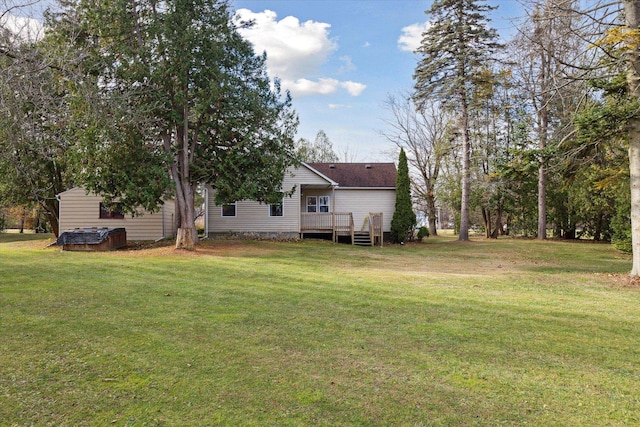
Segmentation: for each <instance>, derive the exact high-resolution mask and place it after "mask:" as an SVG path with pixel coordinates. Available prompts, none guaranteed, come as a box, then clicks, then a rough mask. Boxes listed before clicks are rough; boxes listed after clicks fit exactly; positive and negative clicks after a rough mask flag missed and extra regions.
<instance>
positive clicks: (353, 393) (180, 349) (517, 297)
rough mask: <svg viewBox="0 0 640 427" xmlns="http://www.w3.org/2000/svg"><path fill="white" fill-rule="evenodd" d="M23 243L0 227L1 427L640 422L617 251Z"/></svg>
mask: <svg viewBox="0 0 640 427" xmlns="http://www.w3.org/2000/svg"><path fill="white" fill-rule="evenodd" d="M38 238H39V239H41V238H42V236H39V237H38ZM31 239H35V238H34V237H33V236H28V237H24V238H23V239H20V238H16V236H15V235H3V234H0V425H8V426H12V425H18V426H23V425H64V426H67V425H68V426H77V425H115V426H125V425H131V426H143V425H176V426H178V425H179V426H188V425H193V426H201V425H249V426H251V425H254V426H265V425H277V426H281V425H285V426H287V425H291V426H299V425H326V426H335V425H366V426H372V425H380V426H388V425H402V426H431V425H434V426H437V425H490V426H494V425H500V424H506V425H524V424H529V425H571V426H576V425H581V426H588V425H593V426H600V425H637V424H640V393H639V392H638V383H639V381H640V310H639V307H640V288H639V287H636V286H635V284H634V282H629V281H628V280H625V276H624V274H625V273H626V272H627V271H628V270H630V259H629V257H628V256H626V255H622V254H620V253H618V252H616V251H615V250H614V249H612V248H611V247H610V246H609V245H601V244H591V243H568V242H557V241H549V242H539V241H529V240H517V239H504V240H502V239H501V240H499V241H485V240H475V241H472V242H471V243H466V244H465V243H459V242H457V241H455V240H454V239H453V238H450V237H440V238H429V239H426V243H424V244H420V245H406V246H388V247H384V248H360V247H351V246H349V245H334V244H331V243H326V242H313V241H305V242H300V243H273V242H234V241H208V242H205V243H203V244H202V246H201V247H200V248H199V250H198V252H197V253H196V254H188V253H183V252H175V251H173V250H172V249H170V248H151V249H144V250H137V251H117V252H113V253H99V254H97V253H77V252H62V251H59V250H58V249H55V248H49V249H45V246H46V242H44V241H42V240H31Z"/></svg>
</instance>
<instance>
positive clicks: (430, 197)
mask: <svg viewBox="0 0 640 427" xmlns="http://www.w3.org/2000/svg"><path fill="white" fill-rule="evenodd" d="M426 202H427V216H428V217H429V235H431V236H437V235H438V232H437V226H436V223H437V220H438V218H437V215H438V211H437V209H436V198H435V196H434V194H433V190H432V189H429V191H428V193H427V197H426Z"/></svg>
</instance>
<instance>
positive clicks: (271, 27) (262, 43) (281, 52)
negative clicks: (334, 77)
mask: <svg viewBox="0 0 640 427" xmlns="http://www.w3.org/2000/svg"><path fill="white" fill-rule="evenodd" d="M236 14H237V15H238V16H240V17H241V19H243V20H253V21H254V22H255V24H254V25H253V26H252V27H251V28H246V29H242V30H240V33H241V34H242V36H243V37H244V38H246V39H247V40H249V41H250V42H251V43H252V44H253V46H254V48H255V50H256V52H257V53H262V52H264V51H266V52H267V67H268V69H269V74H271V75H274V76H278V77H280V78H281V79H282V80H296V79H299V78H303V77H305V76H307V75H309V74H310V73H313V72H314V71H316V70H317V69H318V68H319V67H320V66H321V65H322V64H324V63H325V61H326V60H327V58H328V57H329V55H330V54H331V53H333V52H334V51H335V50H336V49H337V48H338V46H337V44H336V43H335V41H333V40H332V39H331V38H330V37H329V28H330V27H331V25H329V24H326V23H323V22H315V21H306V22H300V21H299V20H298V18H295V17H293V16H287V17H286V18H283V19H281V20H280V21H278V20H277V15H276V13H275V12H273V11H271V10H265V11H264V12H260V13H255V12H252V11H250V10H248V9H239V10H238V11H237V12H236Z"/></svg>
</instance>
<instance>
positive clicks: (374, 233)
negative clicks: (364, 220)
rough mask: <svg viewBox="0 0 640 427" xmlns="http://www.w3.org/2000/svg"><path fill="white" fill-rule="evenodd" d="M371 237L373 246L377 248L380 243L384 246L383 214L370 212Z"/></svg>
mask: <svg viewBox="0 0 640 427" xmlns="http://www.w3.org/2000/svg"><path fill="white" fill-rule="evenodd" d="M369 235H370V236H371V245H372V246H375V245H376V243H379V244H380V246H382V241H383V240H384V239H383V235H382V212H380V213H371V212H369Z"/></svg>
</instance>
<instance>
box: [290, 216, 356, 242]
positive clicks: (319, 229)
mask: <svg viewBox="0 0 640 427" xmlns="http://www.w3.org/2000/svg"><path fill="white" fill-rule="evenodd" d="M353 231H354V230H353V214H352V213H351V212H347V213H335V212H327V213H302V214H300V233H302V234H303V235H304V233H332V235H333V240H334V241H336V239H337V236H351V238H352V239H353Z"/></svg>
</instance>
